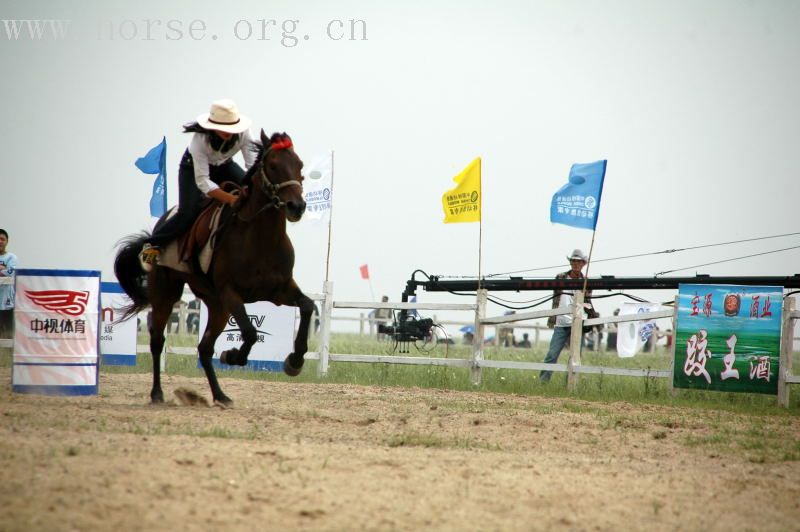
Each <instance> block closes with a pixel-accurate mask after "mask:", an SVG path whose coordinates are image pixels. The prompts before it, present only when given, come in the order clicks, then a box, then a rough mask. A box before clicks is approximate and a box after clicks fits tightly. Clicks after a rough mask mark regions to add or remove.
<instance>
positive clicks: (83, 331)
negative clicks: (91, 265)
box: [11, 269, 100, 395]
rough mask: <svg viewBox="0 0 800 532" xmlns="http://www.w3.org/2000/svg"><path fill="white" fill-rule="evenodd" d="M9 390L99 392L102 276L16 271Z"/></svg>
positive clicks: (83, 273) (56, 271) (65, 272)
mask: <svg viewBox="0 0 800 532" xmlns="http://www.w3.org/2000/svg"><path fill="white" fill-rule="evenodd" d="M16 292H17V293H16V299H15V310H14V319H15V322H16V330H15V336H14V355H13V364H14V368H13V372H12V379H11V380H12V389H13V391H14V392H19V393H41V394H52V395H95V394H97V390H98V386H97V372H98V354H99V334H98V332H99V330H100V272H99V271H85V270H80V271H79V270H33V269H22V270H17V290H16Z"/></svg>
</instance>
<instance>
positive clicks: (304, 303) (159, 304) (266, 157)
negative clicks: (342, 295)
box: [114, 130, 314, 406]
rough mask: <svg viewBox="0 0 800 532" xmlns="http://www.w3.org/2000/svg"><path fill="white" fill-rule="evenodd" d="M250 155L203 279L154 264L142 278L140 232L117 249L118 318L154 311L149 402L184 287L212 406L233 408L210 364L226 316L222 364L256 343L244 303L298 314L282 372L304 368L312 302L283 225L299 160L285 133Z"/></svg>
mask: <svg viewBox="0 0 800 532" xmlns="http://www.w3.org/2000/svg"><path fill="white" fill-rule="evenodd" d="M257 149H258V157H257V159H256V163H255V164H253V166H252V167H251V168H250V169H249V170H248V172H247V174H246V176H245V183H246V184H248V185H249V186H248V189H249V190H248V193H247V194H245V195H244V196H243V197H242V198H241V199H240V200H239V201H238V202H237V205H236V209H235V212H233V213H223V219H224V220H225V221H224V222H223V224H222V227H221V229H220V231H219V232H218V234H217V237H216V246H215V250H214V257H213V259H212V262H211V266H210V267H209V269H208V273H207V274H204V273H202V271H201V270H200V269H199V268H194V269H193V273H185V272H180V271H177V270H173V269H169V268H166V267H161V266H156V267H155V268H153V270H152V271H151V272H150V273H149V274H145V273H144V272H143V271H142V269H141V266H140V264H139V258H138V255H139V251H140V250H141V248H142V244H143V242H144V240H145V238H147V236H148V235H147V233H141V234H138V235H131V236H129V237H127V238H124V239H123V240H122V241H121V242H120V244H119V249H118V252H117V257H116V260H115V261H114V272H115V273H116V275H117V279H119V282H120V285H121V286H122V288H123V290H124V291H125V292H126V293H127V294H128V296H129V297H130V298H131V301H132V303H131V304H130V305H129V306H127V307H126V308H125V309H124V313H123V316H122V318H121V319H122V320H126V319H128V318H130V317H131V316H134V315H135V314H136V313H138V312H139V311H141V310H143V309H144V308H146V307H147V306H151V307H152V309H153V314H152V321H151V325H150V353H151V355H152V357H153V388H152V390H151V391H150V400H151V401H152V402H153V403H163V402H164V393H163V391H162V390H161V373H160V357H161V351H162V349H163V348H164V327H165V326H166V323H167V320H168V319H169V317H170V314H171V313H172V306H173V305H174V304H175V302H176V301H178V300H179V299H180V297H181V295H182V294H183V287H184V284H188V285H189V288H191V290H192V291H193V292H194V293H195V295H197V297H199V298H200V299H201V300H203V302H205V304H206V306H207V307H208V325H207V326H206V330H205V332H204V333H203V337H202V339H201V341H200V343H199V345H198V346H197V348H198V354H199V356H200V364H201V365H202V366H203V370H204V371H205V373H206V377H207V378H208V384H209V386H210V387H211V393H212V395H213V398H214V402H215V403H220V404H222V405H223V406H228V405H230V404H232V401H231V399H230V398H229V397H228V396H226V395H225V394H224V393H223V392H222V389H221V388H220V385H219V382H218V381H217V376H216V373H215V372H214V366H213V364H212V357H213V355H214V343H215V341H216V339H217V336H219V334H220V333H221V332H222V330H223V329H224V328H225V324H226V323H227V321H228V319H229V317H230V316H233V318H234V319H235V320H236V323H237V324H238V326H239V329H240V330H241V331H242V339H243V342H242V345H241V346H240V347H239V348H233V349H230V350H228V351H225V352H223V353H222V354H221V355H220V361H221V362H222V363H225V364H231V365H240V366H244V365H245V364H247V356H248V355H249V354H250V349H251V348H252V347H253V344H254V343H255V342H256V340H257V331H256V328H255V327H254V326H253V324H252V323H250V320H249V319H248V317H247V313H246V311H245V306H244V304H245V303H252V302H254V301H271V302H272V303H274V304H276V305H292V306H296V307H298V308H299V309H300V325H299V328H298V331H297V336H296V338H295V340H294V351H293V352H292V353H291V354H290V355H289V356H288V357H286V360H284V362H283V370H284V372H286V374H287V375H290V376H293V377H294V376H296V375H299V374H300V371H301V370H302V368H303V362H304V358H303V355H305V353H306V351H308V326H309V323H310V321H311V314H312V312H313V310H314V303H313V302H312V301H311V299H310V298H308V297H307V296H306V295H305V294H303V292H302V291H301V290H300V288H298V286H297V283H295V281H294V279H293V278H292V269H293V268H294V248H293V247H292V243H291V241H290V240H289V237H288V236H287V235H286V221H287V219H288V220H289V221H292V222H296V221H298V220H299V219H300V218H301V217H302V215H303V212H304V211H305V208H306V204H305V201H303V186H302V181H303V176H302V174H301V170H302V168H303V162H302V161H301V160H300V158H299V157H298V156H297V154H296V153H295V151H294V148H293V146H292V141H291V139H290V138H289V136H288V135H286V134H285V133H283V134H278V133H276V134H274V135H272V137H271V138H267V137H266V135H265V134H264V131H263V130H261V147H259V148H257ZM226 209H230V207H226ZM226 215H227V218H226Z"/></svg>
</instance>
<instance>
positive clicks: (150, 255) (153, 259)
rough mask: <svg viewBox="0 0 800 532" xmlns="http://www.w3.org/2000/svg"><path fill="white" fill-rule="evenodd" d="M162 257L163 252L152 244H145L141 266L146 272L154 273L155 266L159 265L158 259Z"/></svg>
mask: <svg viewBox="0 0 800 532" xmlns="http://www.w3.org/2000/svg"><path fill="white" fill-rule="evenodd" d="M160 255H161V250H160V249H158V248H157V247H155V246H152V245H150V244H145V245H144V246H143V247H142V251H141V253H139V264H140V265H141V267H142V269H143V270H144V271H146V272H151V271H153V265H154V264H158V257H159V256H160Z"/></svg>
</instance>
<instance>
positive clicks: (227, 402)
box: [214, 395, 233, 410]
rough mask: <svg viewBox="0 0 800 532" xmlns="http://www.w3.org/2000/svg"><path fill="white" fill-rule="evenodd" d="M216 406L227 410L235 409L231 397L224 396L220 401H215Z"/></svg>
mask: <svg viewBox="0 0 800 532" xmlns="http://www.w3.org/2000/svg"><path fill="white" fill-rule="evenodd" d="M214 406H216V407H218V408H221V409H223V410H226V409H228V408H233V400H231V398H230V397H227V396H224V395H223V396H222V397H220V398H219V399H214Z"/></svg>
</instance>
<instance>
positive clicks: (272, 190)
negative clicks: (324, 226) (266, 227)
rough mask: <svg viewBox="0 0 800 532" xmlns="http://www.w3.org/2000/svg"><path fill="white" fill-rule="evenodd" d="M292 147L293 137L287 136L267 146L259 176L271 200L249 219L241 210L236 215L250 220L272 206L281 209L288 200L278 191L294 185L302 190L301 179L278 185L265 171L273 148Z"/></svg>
mask: <svg viewBox="0 0 800 532" xmlns="http://www.w3.org/2000/svg"><path fill="white" fill-rule="evenodd" d="M291 147H292V141H291V139H288V138H287V139H286V140H281V141H278V142H273V143H272V144H271V145H270V146H269V147H268V148H267V150H266V151H265V152H264V155H263V156H262V157H261V164H260V168H259V177H260V178H261V183H262V184H263V188H264V192H266V194H267V199H268V200H269V201H267V203H266V204H264V205H263V206H262V207H261V208H260V209H258V210H257V211H256V212H255V213H254V214H253V215H252V216H250V217H249V218H247V219H245V218H244V217H242V214H241V213H240V212H237V213H236V216H237V217H238V218H239V219H240V220H242V221H243V222H249V221H251V220H253V219H254V218H255V217H256V216H258V215H259V214H261V213H262V212H264V211H265V210H267V209H270V208H273V207H274V208H276V209H281V208H283V207H285V206H286V202H285V201H283V200H282V199H281V198H280V196H279V195H278V192H279V191H280V190H281V189H284V188H286V187H292V186H298V187H300V190H302V189H303V184H302V183H301V182H300V181H298V180H297V179H291V180H289V181H284V182H283V183H278V184H277V185H276V184H275V183H273V182H272V181H271V180H270V178H269V176H268V175H267V172H265V171H264V166H265V164H266V162H267V155H269V152H270V151H272V150H284V149H287V148H291Z"/></svg>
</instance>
